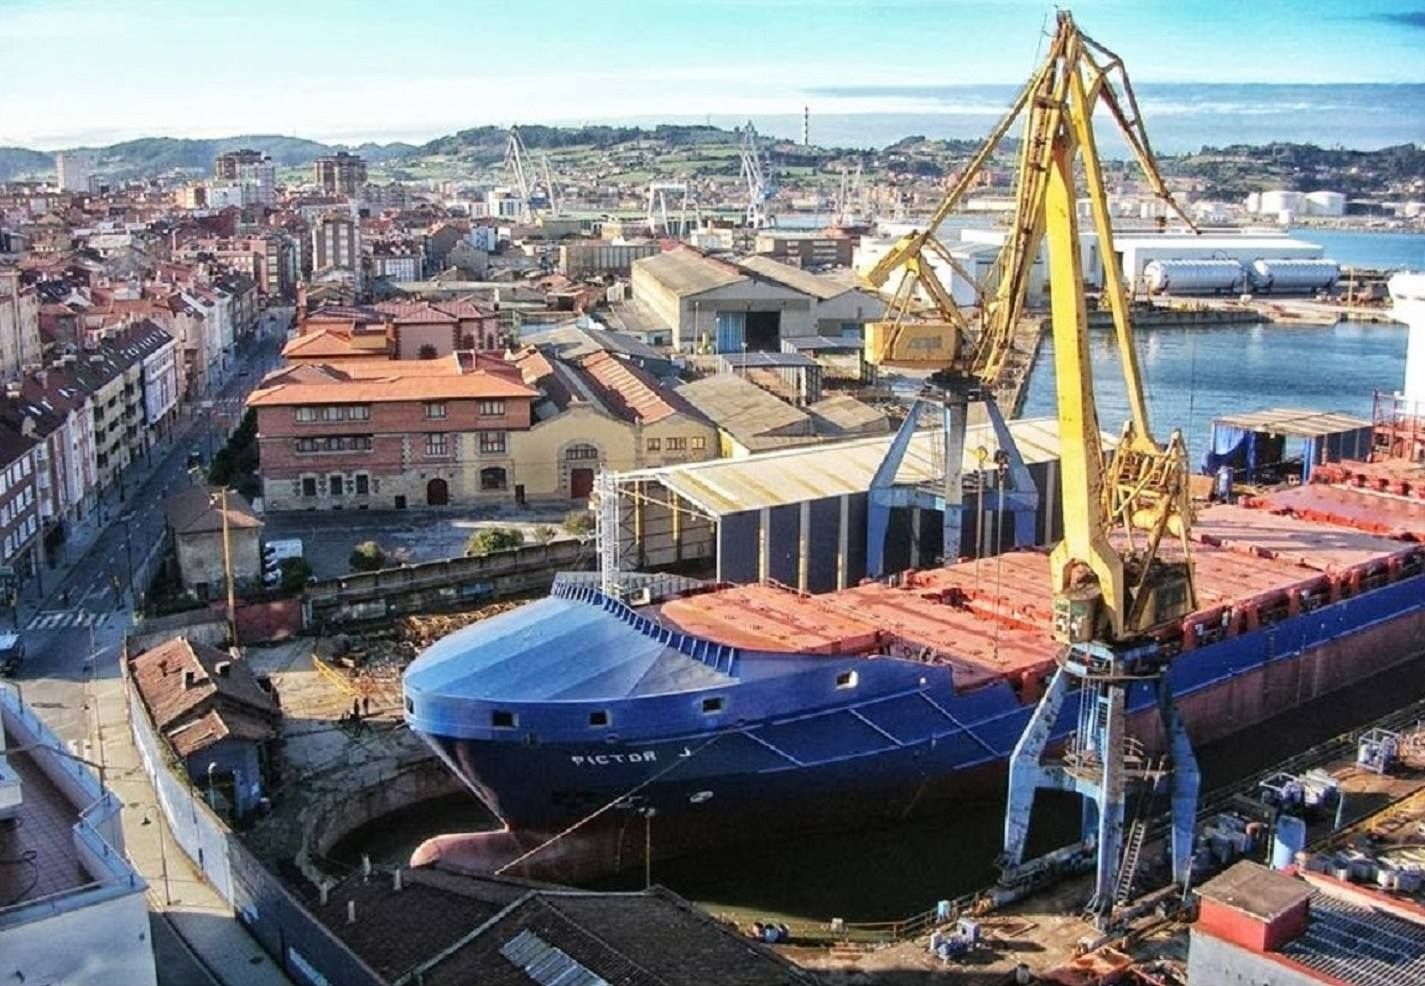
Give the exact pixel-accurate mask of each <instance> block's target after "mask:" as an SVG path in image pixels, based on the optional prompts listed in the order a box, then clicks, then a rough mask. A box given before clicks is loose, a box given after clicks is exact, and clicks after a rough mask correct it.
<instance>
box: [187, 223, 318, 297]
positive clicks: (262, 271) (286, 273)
mask: <svg viewBox="0 0 1425 986" xmlns="http://www.w3.org/2000/svg"><path fill="white" fill-rule="evenodd" d="M172 252H173V259H174V260H177V261H181V262H184V263H200V262H205V261H206V262H213V263H217V264H220V265H222V266H224V267H227V268H228V269H229V270H232V271H233V272H235V273H239V274H244V275H246V276H247V277H249V278H251V279H252V281H253V282H254V283H255V284H256V285H257V290H258V292H259V294H261V295H262V296H263V297H264V298H270V299H276V298H290V297H292V289H293V287H295V285H296V283H297V253H296V250H295V248H294V247H293V245H292V241H291V239H290V238H289V237H288V236H286V235H285V234H283V233H279V232H269V233H264V234H262V235H260V236H239V237H217V236H199V237H193V238H191V239H187V240H184V241H182V242H181V243H178V244H176V245H175V246H174V247H173V251H172Z"/></svg>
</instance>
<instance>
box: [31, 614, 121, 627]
mask: <svg viewBox="0 0 1425 986" xmlns="http://www.w3.org/2000/svg"><path fill="white" fill-rule="evenodd" d="M104 619H105V614H102V613H95V612H93V611H92V610H87V609H45V610H41V611H40V612H38V613H36V614H35V615H34V616H32V617H31V618H30V622H29V623H27V624H25V629H26V630H65V629H68V628H69V627H89V626H95V627H100V626H103V625H104Z"/></svg>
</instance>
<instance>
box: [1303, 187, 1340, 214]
mask: <svg viewBox="0 0 1425 986" xmlns="http://www.w3.org/2000/svg"><path fill="white" fill-rule="evenodd" d="M1306 211H1307V213H1308V214H1309V215H1313V216H1344V215H1345V214H1346V196H1344V195H1342V194H1341V193H1340V192H1308V193H1307V194H1306Z"/></svg>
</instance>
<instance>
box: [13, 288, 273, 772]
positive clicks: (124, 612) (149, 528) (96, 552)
mask: <svg viewBox="0 0 1425 986" xmlns="http://www.w3.org/2000/svg"><path fill="white" fill-rule="evenodd" d="M290 319H291V309H290V308H274V309H271V310H269V311H267V312H264V313H263V315H262V316H261V317H260V319H259V321H258V328H257V330H256V334H255V338H254V341H253V342H252V343H250V344H249V345H248V346H247V347H246V350H245V351H242V352H240V353H239V354H238V356H237V359H236V365H235V367H234V369H233V372H232V375H231V377H230V379H229V380H228V382H227V383H226V384H225V385H224V386H223V387H222V389H221V390H220V391H219V392H218V393H217V394H216V395H215V396H214V397H213V398H212V400H211V405H212V406H211V407H209V408H204V407H202V406H200V405H201V404H202V403H203V402H195V403H194V404H193V405H190V406H189V407H187V408H180V410H179V418H178V420H177V422H176V423H175V424H174V427H173V431H172V432H171V433H170V435H169V436H168V438H167V439H166V440H165V441H163V442H161V443H160V444H158V445H156V446H154V447H153V449H151V450H150V455H151V456H152V457H153V461H152V462H151V463H149V468H151V470H152V471H151V472H149V473H147V475H144V476H143V478H142V479H139V480H138V486H137V487H136V488H135V487H133V486H130V487H129V488H128V489H127V490H126V491H125V490H123V489H122V486H121V490H120V491H115V492H113V493H110V494H108V495H106V496H105V497H104V498H103V500H102V501H101V506H100V507H99V508H98V509H96V510H95V511H94V512H93V514H92V515H91V517H90V518H89V519H88V520H87V521H86V523H97V524H104V525H105V526H104V527H103V528H102V529H101V530H100V531H99V533H98V536H97V537H96V538H94V540H93V543H92V544H90V545H89V546H88V547H87V548H86V547H82V545H83V544H84V543H86V542H85V541H83V540H82V536H81V534H80V533H79V531H78V530H76V531H75V532H72V533H71V537H70V540H69V541H68V542H67V543H66V544H65V545H63V546H62V547H61V548H60V549H59V550H58V551H57V552H56V556H57V557H56V567H55V568H46V570H45V571H43V572H42V573H41V578H40V579H39V580H35V579H31V580H29V582H27V583H26V584H25V585H24V586H23V588H22V591H21V596H20V605H19V608H18V610H17V611H16V614H15V617H16V619H17V621H18V623H19V625H20V627H21V628H22V630H23V632H24V644H25V651H26V658H25V663H24V665H23V667H22V668H21V669H20V672H19V674H18V675H17V676H16V680H17V682H18V684H19V685H20V687H21V689H22V690H23V694H24V696H25V700H26V701H27V702H30V703H31V704H32V705H33V706H34V707H35V708H36V709H37V710H38V711H39V712H40V714H41V715H42V716H44V718H45V719H46V720H47V721H48V722H49V724H50V726H51V728H53V729H54V730H55V731H56V732H57V733H59V735H60V736H62V737H63V738H64V739H66V740H71V741H74V742H76V743H80V744H84V743H86V741H87V740H88V738H89V733H90V731H91V730H90V728H89V724H88V722H87V721H86V720H87V718H88V717H89V715H90V713H89V711H88V710H89V709H90V706H91V702H90V700H89V682H90V681H92V680H93V679H94V678H110V677H115V676H117V675H118V655H119V651H120V650H121V648H122V646H123V638H124V632H125V630H126V629H127V628H128V627H129V626H130V625H131V624H132V623H133V612H134V610H133V600H132V598H131V587H130V584H129V583H130V573H131V572H133V571H138V570H140V569H143V568H148V569H149V570H150V571H151V570H152V567H151V566H150V565H148V562H149V561H150V560H151V559H153V556H154V555H156V554H157V552H158V550H159V549H160V546H161V545H162V542H163V531H164V517H163V499H164V497H166V496H168V495H169V494H170V493H172V492H173V491H175V490H177V489H178V488H179V487H181V486H182V485H184V484H186V483H188V482H190V478H189V475H188V455H189V452H190V451H191V450H192V449H194V448H198V447H199V446H200V444H201V445H202V447H203V451H204V460H205V461H211V456H208V455H207V454H206V447H207V444H208V442H209V441H211V442H212V443H213V447H214V449H216V448H220V447H221V446H222V443H223V442H225V441H226V440H227V435H228V433H229V432H230V431H231V430H232V429H233V428H235V427H236V426H237V424H238V422H239V421H240V420H241V417H242V403H243V400H244V399H245V398H246V395H247V393H248V392H249V391H251V390H252V388H253V387H254V386H256V385H257V383H258V382H259V381H260V380H261V379H262V375H263V374H264V373H266V372H267V371H268V370H269V369H271V368H272V367H273V366H275V365H276V363H277V360H278V357H279V354H280V353H281V350H282V345H283V343H284V342H285V341H286V326H287V324H288V322H289V321H290ZM144 469H145V464H144V463H143V462H142V461H140V462H139V463H138V464H136V465H135V466H134V467H131V470H132V474H131V475H130V476H127V477H125V481H126V482H130V483H132V482H134V481H135V478H136V477H137V476H139V475H142V474H143V470H144ZM121 498H122V499H121ZM76 542H79V546H76ZM76 555H77V557H76ZM40 582H42V583H43V591H41V590H40V587H39V583H40ZM116 586H118V589H116V588H115V587H116Z"/></svg>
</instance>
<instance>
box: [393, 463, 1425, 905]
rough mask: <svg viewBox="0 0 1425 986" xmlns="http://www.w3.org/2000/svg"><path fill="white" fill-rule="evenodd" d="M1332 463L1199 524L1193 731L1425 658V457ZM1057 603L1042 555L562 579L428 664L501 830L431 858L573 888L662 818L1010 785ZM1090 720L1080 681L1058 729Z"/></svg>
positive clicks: (1191, 666) (733, 828)
mask: <svg viewBox="0 0 1425 986" xmlns="http://www.w3.org/2000/svg"><path fill="white" fill-rule="evenodd" d="M1387 467H1388V468H1387ZM1313 479H1314V480H1315V481H1314V482H1312V483H1309V484H1307V485H1303V486H1297V487H1292V488H1289V489H1284V490H1281V491H1279V492H1275V493H1271V494H1268V495H1265V496H1263V497H1261V498H1259V499H1255V500H1250V501H1243V502H1242V503H1238V504H1225V503H1224V504H1217V505H1213V506H1209V507H1207V508H1205V509H1204V510H1202V511H1201V512H1200V513H1199V515H1198V517H1197V519H1196V521H1195V522H1194V526H1193V541H1194V543H1193V546H1192V548H1193V563H1194V566H1195V571H1196V578H1197V586H1198V601H1199V606H1198V608H1197V610H1196V611H1195V612H1194V613H1192V614H1191V615H1190V616H1188V617H1187V618H1185V619H1183V620H1182V621H1180V622H1179V623H1175V624H1173V625H1172V626H1170V627H1169V628H1167V629H1166V630H1164V631H1163V632H1162V641H1163V643H1164V644H1165V645H1166V646H1167V647H1168V648H1170V649H1171V651H1173V652H1175V654H1176V656H1175V658H1174V660H1173V663H1172V666H1171V672H1170V675H1171V683H1172V688H1173V690H1174V692H1175V693H1176V695H1177V699H1178V703H1179V707H1180V708H1181V709H1182V711H1183V714H1184V716H1185V718H1186V721H1187V723H1188V728H1189V731H1190V734H1191V736H1192V739H1193V741H1194V743H1196V744H1204V743H1208V742H1212V741H1215V740H1220V739H1222V738H1224V737H1227V736H1230V735H1232V734H1234V733H1239V732H1241V731H1243V730H1246V729H1248V728H1250V727H1251V726H1253V725H1254V724H1256V723H1258V722H1261V721H1263V720H1265V719H1267V718H1269V717H1271V716H1274V715H1277V714H1279V713H1281V712H1283V711H1287V710H1289V709H1291V708H1293V707H1295V706H1297V705H1299V704H1301V703H1304V702H1307V701H1309V700H1312V699H1315V698H1318V697H1320V696H1323V695H1327V694H1329V693H1331V692H1333V691H1336V690H1338V689H1341V688H1345V687H1347V686H1349V685H1351V684H1353V683H1355V682H1359V681H1362V680H1364V679H1366V678H1369V677H1371V676H1373V675H1376V674H1379V673H1380V672H1382V671H1385V670H1387V669H1389V668H1391V667H1392V666H1395V665H1397V664H1400V663H1403V662H1406V661H1409V660H1411V659H1413V658H1418V657H1419V655H1421V654H1422V653H1425V469H1422V467H1420V466H1414V465H1409V464H1407V463H1393V464H1381V465H1373V464H1365V463H1345V464H1338V465H1333V466H1331V467H1329V468H1324V467H1323V468H1318V469H1317V470H1316V471H1315V472H1314V473H1313ZM1050 606H1051V599H1050V578H1049V559H1048V555H1047V554H1046V553H1044V552H1042V551H1038V550H1017V551H1011V552H1006V553H1004V554H1001V555H998V556H995V557H989V558H982V559H978V560H971V561H962V562H959V563H955V564H951V565H949V566H946V567H944V568H939V569H935V570H926V571H909V572H903V573H900V574H899V575H897V576H896V577H894V578H892V579H889V580H883V581H876V582H868V583H865V584H862V585H859V586H855V587H851V588H848V589H845V590H841V591H838V592H833V593H829V594H825V595H805V594H799V593H797V592H794V591H792V590H789V589H786V588H782V587H778V586H774V585H769V584H756V585H744V586H723V587H718V588H715V589H713V590H711V591H703V592H694V593H690V594H686V595H682V596H679V597H676V598H670V599H666V600H663V601H661V602H659V603H656V604H653V605H647V606H642V607H638V608H634V607H631V606H629V605H627V604H625V603H624V602H622V601H619V600H617V599H613V598H609V597H608V596H605V595H603V594H601V593H600V592H599V591H598V590H597V589H595V588H592V587H591V586H589V585H587V584H584V585H579V584H574V583H566V584H558V585H556V587H555V591H554V592H553V593H552V594H551V595H550V596H549V597H548V598H545V599H542V600H539V601H537V602H534V603H531V604H528V605H526V606H523V607H521V608H519V609H517V610H514V611H511V612H508V613H505V614H501V615H499V616H496V617H494V618H492V619H489V620H486V621H484V622H481V623H477V624H474V625H472V626H470V627H467V628H466V629H464V630H461V631H459V632H457V633H455V634H452V635H451V636H449V637H446V638H444V639H443V640H440V641H438V642H437V643H435V644H434V645H433V646H431V647H430V648H429V649H428V650H427V651H425V652H424V653H423V654H422V655H420V656H419V657H418V658H417V660H416V661H415V662H414V663H413V664H412V665H411V666H410V668H409V669H408V670H407V673H406V675H405V702H406V713H407V719H408V722H409V724H410V726H411V728H412V729H414V730H416V731H417V732H418V733H419V734H420V735H422V736H423V737H424V738H425V739H426V740H427V742H428V743H429V744H430V746H431V747H432V748H433V749H434V750H435V751H436V753H437V754H438V755H439V756H440V757H441V758H442V759H443V760H444V761H445V763H446V764H447V765H448V766H449V767H450V769H451V770H452V771H454V772H455V773H456V774H457V775H458V776H459V777H460V779H461V780H462V781H464V782H465V784H466V785H468V786H469V788H470V789H471V790H472V791H473V792H475V794H476V795H477V796H478V797H479V798H480V799H481V800H482V801H484V802H485V803H486V804H487V805H488V806H489V807H490V808H491V810H492V811H494V812H495V813H496V814H497V815H498V816H499V817H500V818H501V819H502V820H503V821H504V823H505V827H504V828H503V829H502V830H500V831H498V832H490V833H481V834H474V835H450V836H442V837H440V838H437V839H435V840H432V841H431V842H429V843H427V844H426V845H425V846H423V847H422V848H421V849H420V850H418V852H417V858H418V860H419V859H422V858H426V859H428V858H431V857H433V856H439V857H441V858H443V859H446V860H458V861H461V862H463V863H465V864H467V865H469V866H471V867H474V868H480V869H489V870H493V869H499V868H500V867H503V866H510V864H512V863H513V864H515V865H513V866H512V867H511V869H510V872H518V873H523V874H525V875H530V876H536V877H546V878H555V879H561V880H580V879H588V878H590V877H594V876H598V875H601V874H605V873H608V872H611V871H617V870H619V869H622V868H625V867H627V866H630V865H634V864H640V863H641V860H642V859H643V854H644V853H645V852H646V851H647V845H646V843H645V839H646V838H648V831H647V829H648V828H649V827H650V826H651V827H652V830H653V831H654V832H656V838H655V839H653V840H652V844H653V846H654V849H653V851H654V853H655V855H659V856H663V855H672V854H675V853H677V852H681V851H685V850H688V849H691V848H707V847H712V846H718V845H725V844H730V843H735V842H737V841H739V840H745V839H754V840H756V839H773V838H777V837H778V836H779V835H780V834H781V833H783V832H786V831H789V830H791V831H797V832H809V831H813V830H815V829H816V828H817V827H819V826H837V827H844V826H851V825H856V824H862V823H864V822H866V821H869V820H875V819H896V818H902V817H905V816H906V815H907V814H909V813H911V812H914V811H919V810H944V807H945V806H946V805H947V804H950V805H953V804H954V803H955V802H956V801H957V799H964V798H972V797H977V796H982V795H985V794H994V793H996V792H997V791H999V790H1002V787H1003V777H1004V770H1005V765H1006V758H1007V756H1008V755H1009V753H1010V751H1011V749H1012V747H1013V746H1014V744H1015V742H1016V740H1017V739H1018V738H1019V736H1020V733H1021V731H1022V730H1023V728H1024V726H1025V723H1026V721H1027V719H1028V717H1029V715H1030V713H1031V711H1032V710H1033V708H1034V706H1035V703H1036V700H1037V699H1038V697H1039V696H1040V694H1041V693H1042V689H1043V687H1044V684H1045V682H1046V680H1047V678H1048V677H1049V676H1050V674H1051V673H1052V671H1053V669H1054V667H1055V654H1056V645H1055V644H1054V643H1053V642H1052V641H1051V639H1050V635H1049V630H1048V627H1049V625H1050ZM1142 687H1143V690H1142V691H1141V692H1135V693H1133V695H1132V696H1131V700H1130V713H1131V714H1132V715H1133V717H1134V718H1132V719H1130V728H1136V729H1137V730H1138V731H1139V732H1140V733H1141V734H1143V735H1144V738H1145V739H1148V740H1150V741H1151V738H1152V737H1151V734H1152V730H1153V728H1154V727H1153V723H1154V722H1155V719H1154V711H1153V696H1152V695H1151V694H1150V692H1149V691H1148V690H1147V686H1142ZM1076 721H1077V708H1076V702H1075V701H1074V698H1073V697H1072V696H1071V699H1070V701H1069V702H1067V703H1066V706H1065V708H1064V710H1063V713H1062V715H1061V717H1060V720H1059V722H1058V724H1057V726H1056V728H1055V735H1056V736H1057V737H1058V738H1059V739H1061V740H1062V739H1063V738H1064V737H1066V736H1067V735H1068V733H1069V732H1070V731H1071V730H1072V728H1073V726H1074V724H1075V723H1076Z"/></svg>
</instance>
